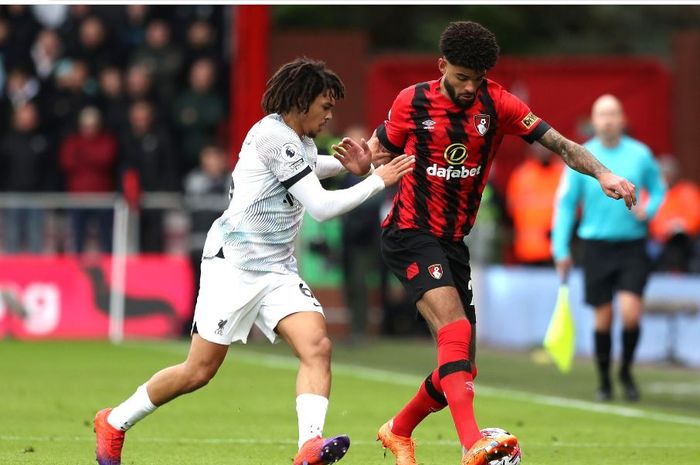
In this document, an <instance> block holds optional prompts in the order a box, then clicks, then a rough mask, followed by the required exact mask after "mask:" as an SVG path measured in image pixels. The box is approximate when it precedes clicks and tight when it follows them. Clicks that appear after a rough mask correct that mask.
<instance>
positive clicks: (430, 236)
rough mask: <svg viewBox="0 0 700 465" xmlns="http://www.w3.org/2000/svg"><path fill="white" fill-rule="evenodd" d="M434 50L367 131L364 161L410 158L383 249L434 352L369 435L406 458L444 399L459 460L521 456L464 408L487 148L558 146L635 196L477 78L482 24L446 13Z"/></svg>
mask: <svg viewBox="0 0 700 465" xmlns="http://www.w3.org/2000/svg"><path fill="white" fill-rule="evenodd" d="M440 52H441V55H442V56H441V57H440V58H439V59H438V69H439V71H440V73H441V74H442V76H441V77H440V78H439V79H437V80H434V81H429V82H423V83H419V84H415V85H413V86H410V87H408V88H406V89H404V90H403V91H401V92H400V93H399V95H398V96H397V97H396V99H395V101H394V103H393V105H392V107H391V110H390V111H389V114H388V117H387V119H386V121H384V122H383V123H382V124H381V125H379V127H378V128H377V130H376V131H375V134H374V135H373V137H372V138H371V139H370V141H369V146H370V148H371V149H372V152H373V153H372V159H373V163H374V165H381V164H383V163H385V162H386V161H387V160H389V159H391V158H392V157H394V156H396V155H398V154H403V153H406V154H409V155H414V156H415V158H416V162H415V167H414V170H413V172H412V173H410V174H408V175H406V176H404V177H403V178H402V179H401V182H400V184H399V189H398V192H397V193H396V195H395V197H394V203H393V207H392V209H391V211H390V213H389V215H388V216H387V218H386V219H385V220H384V222H383V224H382V226H383V228H384V231H383V233H382V255H383V257H384V260H385V262H386V263H387V266H388V267H389V268H390V269H391V270H392V272H393V273H394V274H395V275H396V276H397V277H398V278H399V280H400V281H401V282H402V283H403V285H404V286H405V287H406V289H407V291H408V293H409V294H410V295H411V296H412V298H413V299H414V301H415V303H416V307H417V309H418V311H419V312H420V314H421V315H422V316H423V317H424V318H425V320H426V322H427V323H428V325H429V326H430V329H431V331H432V333H433V334H434V335H435V339H436V340H437V359H438V365H437V368H436V369H435V370H434V371H433V372H432V373H431V374H430V375H428V377H427V378H426V380H425V381H424V382H423V383H422V384H421V386H420V388H419V390H418V392H417V393H416V395H415V396H414V397H413V398H412V399H411V400H410V401H409V402H408V404H406V406H405V407H404V408H403V409H402V410H401V411H400V412H399V413H398V414H397V415H395V416H394V417H393V418H392V419H390V420H389V421H388V422H387V423H386V424H384V425H383V426H382V427H381V428H380V430H379V433H378V435H377V438H378V439H379V440H380V441H381V442H382V445H383V446H384V447H385V448H388V449H389V450H391V452H392V453H393V454H394V456H395V457H396V464H397V465H415V464H416V460H415V452H414V443H413V440H412V438H411V435H412V433H413V430H414V429H415V428H416V426H417V425H418V424H419V423H420V422H421V421H422V420H423V419H424V418H425V417H426V416H428V415H429V414H430V413H432V412H436V411H438V410H441V409H443V408H444V407H446V406H447V407H449V410H450V414H451V415H452V419H453V420H454V423H455V427H456V430H457V435H458V436H459V440H460V443H461V444H462V450H463V456H462V461H461V463H462V465H486V464H488V463H489V462H490V461H492V460H497V459H500V458H506V457H507V459H505V460H507V461H508V462H507V463H512V464H515V463H519V461H520V447H519V445H518V441H517V439H516V438H515V436H513V435H511V434H510V433H508V432H506V431H505V430H502V429H498V434H495V435H494V434H490V433H489V434H487V432H488V431H490V430H483V432H482V431H481V430H479V427H478V426H477V423H476V419H475V418H474V411H473V398H474V378H475V377H476V361H475V352H476V351H475V350H474V349H475V345H476V344H475V336H476V334H475V329H476V324H475V323H476V311H475V308H474V304H473V295H472V286H471V276H470V275H471V270H470V268H469V251H468V250H467V247H466V245H465V244H464V241H463V238H464V236H466V235H467V234H468V233H469V231H470V229H471V227H472V226H473V224H474V219H475V218H476V214H477V211H478V209H479V203H480V201H481V194H482V192H483V189H484V186H485V185H486V181H487V179H488V174H489V169H490V167H491V163H492V162H493V158H494V156H495V155H496V152H497V151H498V147H499V146H500V145H501V142H502V140H503V137H504V136H505V135H507V134H512V135H515V136H520V137H522V138H523V139H525V140H526V141H528V142H530V143H532V142H535V141H537V142H539V143H540V144H542V145H543V146H545V147H546V148H548V149H549V150H551V151H553V152H555V153H557V154H559V155H560V156H561V157H562V159H563V160H564V161H565V162H566V163H567V164H568V165H569V166H570V167H572V168H573V169H575V170H577V171H580V172H582V173H584V174H587V175H590V176H593V177H595V178H596V179H597V180H598V182H599V183H600V186H601V188H602V189H603V191H604V192H605V194H606V195H608V196H609V197H612V198H613V199H624V201H625V204H626V205H627V207H628V208H631V207H632V205H634V204H635V203H636V194H635V187H634V185H633V184H632V183H630V182H629V181H627V180H626V179H624V178H621V177H619V176H617V175H615V174H613V173H612V172H610V170H608V169H607V168H606V167H605V166H603V165H602V164H601V163H600V162H599V161H598V160H597V159H596V158H595V157H594V156H593V155H592V154H591V153H590V152H589V151H587V150H586V149H585V148H584V147H582V146H581V145H579V144H577V143H575V142H572V141H570V140H568V139H567V138H565V137H563V136H562V135H561V134H559V133H558V132H557V131H556V130H555V129H554V128H552V127H550V125H549V124H547V123H546V122H545V121H543V120H542V119H541V118H539V117H538V116H536V113H533V112H532V111H531V110H530V108H528V106H527V105H526V104H525V103H523V102H522V101H521V100H520V99H518V98H517V97H515V96H514V95H512V94H510V93H509V92H508V91H507V90H505V89H504V88H503V87H502V86H500V85H499V84H498V83H496V82H494V81H492V80H490V79H488V78H487V77H486V74H487V72H488V70H489V69H491V68H492V67H493V66H494V65H495V64H496V60H497V59H498V54H499V47H498V44H497V42H496V37H495V36H494V35H493V33H492V32H491V31H489V30H488V29H486V28H485V27H483V26H481V25H480V24H477V23H475V22H471V21H458V22H453V23H450V24H449V25H448V26H447V28H446V29H445V30H444V31H443V33H442V36H441V37H440ZM519 310H520V309H519ZM504 324H507V322H504Z"/></svg>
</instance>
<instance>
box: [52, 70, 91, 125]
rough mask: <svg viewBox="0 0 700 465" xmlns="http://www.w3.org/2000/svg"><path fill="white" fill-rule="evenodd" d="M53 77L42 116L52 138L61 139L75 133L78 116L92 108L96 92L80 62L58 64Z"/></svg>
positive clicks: (87, 71)
mask: <svg viewBox="0 0 700 465" xmlns="http://www.w3.org/2000/svg"><path fill="white" fill-rule="evenodd" d="M55 77H56V80H55V82H56V90H55V91H54V92H52V93H51V94H49V95H48V96H47V98H46V100H45V103H44V112H45V114H46V115H47V117H48V120H49V125H50V128H51V130H52V132H53V136H54V137H57V138H61V139H63V138H65V137H66V136H67V135H68V134H70V133H72V132H74V131H75V130H76V128H75V122H76V121H77V120H78V113H80V111H81V110H82V109H83V108H85V107H87V106H90V105H93V104H94V100H95V96H96V95H95V91H96V89H93V85H94V83H93V82H92V81H91V79H92V78H91V77H90V73H89V70H88V66H87V64H86V63H85V62H84V61H80V60H73V59H63V60H61V61H60V62H59V64H58V67H57V68H56V72H55Z"/></svg>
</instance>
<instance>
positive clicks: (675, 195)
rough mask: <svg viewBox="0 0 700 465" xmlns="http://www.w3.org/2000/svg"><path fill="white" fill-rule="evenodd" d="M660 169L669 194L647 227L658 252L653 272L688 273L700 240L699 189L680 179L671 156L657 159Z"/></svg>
mask: <svg viewBox="0 0 700 465" xmlns="http://www.w3.org/2000/svg"><path fill="white" fill-rule="evenodd" d="M659 166H660V168H661V174H662V175H663V177H664V181H665V182H666V185H667V186H668V191H666V197H665V198H664V201H663V203H662V204H661V207H659V210H658V211H657V212H656V215H655V216H654V218H653V219H652V220H651V222H650V223H649V232H650V233H651V237H652V240H653V245H654V246H655V247H654V248H656V249H657V251H658V252H657V254H655V255H657V259H656V263H655V268H656V269H657V270H659V271H670V272H682V273H687V272H688V271H691V264H692V263H693V259H694V254H695V249H696V248H697V243H698V240H699V239H700V186H698V185H697V184H695V183H694V182H692V181H690V180H687V179H682V178H681V170H680V166H679V164H678V160H676V158H675V157H673V156H671V155H666V156H662V157H660V158H659Z"/></svg>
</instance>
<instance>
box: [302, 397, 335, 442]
mask: <svg viewBox="0 0 700 465" xmlns="http://www.w3.org/2000/svg"><path fill="white" fill-rule="evenodd" d="M327 411H328V399H327V398H326V397H323V396H319V395H318V394H299V395H298V396H297V419H298V420H299V449H301V446H302V445H303V444H304V443H305V442H306V441H308V440H309V439H311V438H314V437H316V436H322V435H323V424H324V423H325V422H326V412H327Z"/></svg>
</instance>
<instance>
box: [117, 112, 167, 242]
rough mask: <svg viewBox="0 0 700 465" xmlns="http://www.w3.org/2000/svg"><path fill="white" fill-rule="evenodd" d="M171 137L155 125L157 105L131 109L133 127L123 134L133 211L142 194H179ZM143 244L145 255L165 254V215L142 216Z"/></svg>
mask: <svg viewBox="0 0 700 465" xmlns="http://www.w3.org/2000/svg"><path fill="white" fill-rule="evenodd" d="M171 139H172V138H171V137H170V135H169V134H168V133H167V132H165V131H164V130H163V129H162V128H161V127H160V126H159V125H156V124H155V121H154V112H153V106H152V105H151V104H150V103H149V102H146V101H139V102H136V103H133V104H132V105H131V107H130V108H129V127H128V128H127V130H126V132H125V133H124V134H122V143H121V150H122V156H123V157H124V162H125V166H124V168H125V173H124V177H123V181H122V182H123V186H124V194H125V196H126V198H127V200H128V201H129V203H130V205H131V206H132V208H138V207H139V194H140V192H162V191H177V190H179V189H178V184H179V183H178V178H177V171H176V164H175V160H176V159H177V158H176V154H175V152H174V151H173V147H172V145H171ZM140 226H141V227H140V243H141V251H143V252H162V251H163V212H162V211H160V210H151V209H149V210H144V211H141V214H140Z"/></svg>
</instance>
